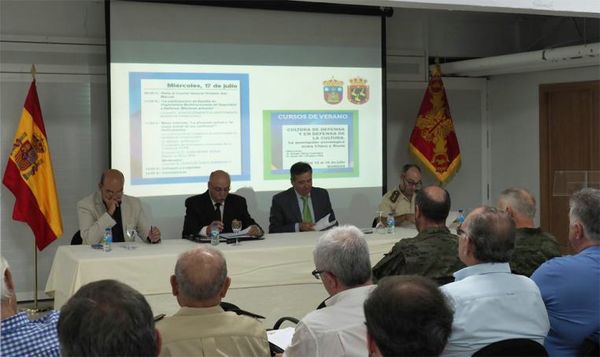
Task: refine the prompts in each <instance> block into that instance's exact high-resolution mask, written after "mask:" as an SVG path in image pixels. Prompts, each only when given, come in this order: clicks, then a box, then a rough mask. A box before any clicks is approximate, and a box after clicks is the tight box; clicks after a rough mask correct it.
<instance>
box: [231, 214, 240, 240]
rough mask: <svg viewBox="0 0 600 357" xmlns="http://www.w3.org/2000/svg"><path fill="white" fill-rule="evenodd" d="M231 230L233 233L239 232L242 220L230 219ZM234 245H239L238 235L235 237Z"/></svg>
mask: <svg viewBox="0 0 600 357" xmlns="http://www.w3.org/2000/svg"><path fill="white" fill-rule="evenodd" d="M231 230H232V231H233V233H234V234H238V233H240V231H241V230H242V221H240V220H239V219H234V220H233V221H231ZM235 245H240V241H239V237H238V236H236V237H235Z"/></svg>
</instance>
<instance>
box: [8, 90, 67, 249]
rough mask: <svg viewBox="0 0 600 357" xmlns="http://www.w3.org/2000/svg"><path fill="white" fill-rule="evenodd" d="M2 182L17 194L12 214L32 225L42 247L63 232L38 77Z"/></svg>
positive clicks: (25, 107) (29, 94) (30, 93)
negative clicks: (38, 94)
mask: <svg viewBox="0 0 600 357" xmlns="http://www.w3.org/2000/svg"><path fill="white" fill-rule="evenodd" d="M2 182H3V183H4V185H5V186H6V187H8V189H9V190H10V191H11V192H12V193H13V194H14V195H15V198H16V202H15V206H14V208H13V215H12V218H13V219H14V220H16V221H21V222H25V223H27V224H28V225H29V227H31V230H32V231H33V234H34V236H35V243H36V245H37V248H38V249H39V250H42V249H44V248H46V246H47V245H48V244H50V243H52V242H53V241H54V240H56V238H58V237H60V236H61V235H62V234H63V227H62V219H61V216H60V207H59V205H58V197H57V194H56V185H55V184H54V173H53V171H52V160H51V159H50V150H49V148H48V141H47V136H46V129H45V128H44V121H43V119H42V110H41V108H40V102H39V100H38V96H37V89H36V86H35V80H34V81H33V82H31V86H30V87H29V93H27V98H26V99H25V105H24V106H23V112H22V113H21V120H20V122H19V127H18V128H17V133H16V134H15V139H14V141H13V145H12V150H11V152H10V157H9V158H8V163H7V164H6V171H4V178H3V180H2Z"/></svg>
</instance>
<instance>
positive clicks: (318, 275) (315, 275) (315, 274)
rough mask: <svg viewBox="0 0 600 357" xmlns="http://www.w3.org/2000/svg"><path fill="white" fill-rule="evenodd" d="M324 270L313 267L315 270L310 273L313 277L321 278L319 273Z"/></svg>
mask: <svg viewBox="0 0 600 357" xmlns="http://www.w3.org/2000/svg"><path fill="white" fill-rule="evenodd" d="M324 272H325V271H324V270H317V269H315V270H313V271H312V272H311V274H312V276H314V277H315V279H317V280H321V274H323V273H324Z"/></svg>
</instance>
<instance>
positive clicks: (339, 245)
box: [284, 226, 374, 357]
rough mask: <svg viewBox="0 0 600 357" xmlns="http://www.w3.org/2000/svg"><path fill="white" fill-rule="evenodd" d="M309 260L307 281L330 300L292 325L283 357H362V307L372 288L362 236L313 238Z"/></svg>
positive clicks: (341, 230) (346, 232)
mask: <svg viewBox="0 0 600 357" xmlns="http://www.w3.org/2000/svg"><path fill="white" fill-rule="evenodd" d="M313 258H314V262H315V267H316V269H315V271H313V275H314V276H315V277H316V278H317V279H321V282H322V283H323V287H324V288H325V290H326V291H327V293H329V296H330V298H329V299H327V300H326V301H325V307H324V308H322V309H319V310H315V311H313V312H311V313H309V314H308V315H306V316H305V317H304V318H303V319H302V320H301V321H300V323H298V325H297V326H296V331H295V333H294V336H293V338H292V343H291V345H290V346H289V347H288V348H287V349H286V350H285V352H284V356H314V357H318V356H366V355H367V333H366V332H367V330H366V327H365V323H364V322H365V315H364V310H363V303H364V301H365V299H366V298H367V296H368V295H369V293H370V292H371V290H372V289H373V288H374V285H371V261H370V259H369V247H368V246H367V242H366V241H365V239H364V237H363V233H362V232H361V231H360V230H359V229H358V228H356V227H354V226H341V227H337V228H333V229H332V230H330V231H328V232H327V233H325V234H324V235H323V236H321V237H320V238H319V240H318V242H317V245H316V247H315V249H314V251H313Z"/></svg>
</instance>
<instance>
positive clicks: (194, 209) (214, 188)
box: [182, 170, 263, 238]
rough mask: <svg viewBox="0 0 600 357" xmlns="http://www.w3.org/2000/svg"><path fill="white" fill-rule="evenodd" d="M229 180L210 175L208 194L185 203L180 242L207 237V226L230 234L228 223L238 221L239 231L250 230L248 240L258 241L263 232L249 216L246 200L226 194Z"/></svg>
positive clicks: (223, 175)
mask: <svg viewBox="0 0 600 357" xmlns="http://www.w3.org/2000/svg"><path fill="white" fill-rule="evenodd" d="M230 186H231V178H230V176H229V174H228V173H227V172H225V171H221V170H217V171H213V172H212V173H211V174H210V178H209V179H208V190H206V192H204V193H203V194H201V195H196V196H192V197H189V198H188V199H187V200H185V208H186V209H185V221H184V222H183V233H182V237H183V238H189V237H193V236H194V235H198V234H199V235H201V236H203V237H206V236H208V235H210V226H211V225H213V224H215V225H217V226H218V228H219V231H220V232H223V233H231V232H232V228H231V222H232V221H233V220H234V219H237V220H239V221H241V222H242V229H246V228H248V227H250V231H249V232H248V234H249V235H251V236H256V237H260V236H262V235H263V231H262V229H261V228H260V226H259V225H258V224H257V223H256V222H255V221H254V219H252V217H251V216H250V213H248V206H247V205H246V199H245V198H244V197H242V196H238V195H236V194H233V193H229V188H230Z"/></svg>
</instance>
